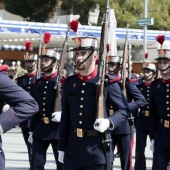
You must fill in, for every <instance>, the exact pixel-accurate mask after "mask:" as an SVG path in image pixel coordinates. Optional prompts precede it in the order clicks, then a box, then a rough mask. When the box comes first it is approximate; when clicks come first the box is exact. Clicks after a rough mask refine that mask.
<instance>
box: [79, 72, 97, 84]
mask: <svg viewBox="0 0 170 170" xmlns="http://www.w3.org/2000/svg"><path fill="white" fill-rule="evenodd" d="M96 75H97V69H94V71H93V72H92V73H90V74H89V75H87V76H82V75H81V74H80V73H79V74H78V78H79V79H80V80H82V81H84V82H86V81H89V80H91V79H93V78H94V77H95V76H96Z"/></svg>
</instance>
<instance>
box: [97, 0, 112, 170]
mask: <svg viewBox="0 0 170 170" xmlns="http://www.w3.org/2000/svg"><path fill="white" fill-rule="evenodd" d="M108 15H109V0H107V4H106V13H105V19H104V22H103V24H102V31H101V38H100V50H99V65H98V79H97V83H96V85H97V89H96V94H97V95H96V98H97V99H96V100H97V101H96V103H97V105H96V118H97V119H98V118H104V110H105V103H104V102H105V100H104V79H105V64H106V57H107V49H106V44H107V42H108ZM110 142H111V139H110V135H109V132H108V131H105V133H104V135H103V140H102V143H103V149H104V152H105V156H106V169H107V170H110V169H111V161H110Z"/></svg>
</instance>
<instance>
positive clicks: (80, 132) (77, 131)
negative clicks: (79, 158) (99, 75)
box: [76, 128, 83, 138]
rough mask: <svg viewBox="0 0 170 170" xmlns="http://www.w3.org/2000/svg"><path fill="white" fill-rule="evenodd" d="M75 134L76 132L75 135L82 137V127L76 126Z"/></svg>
mask: <svg viewBox="0 0 170 170" xmlns="http://www.w3.org/2000/svg"><path fill="white" fill-rule="evenodd" d="M76 134H77V137H79V138H82V137H83V129H80V128H77V129H76Z"/></svg>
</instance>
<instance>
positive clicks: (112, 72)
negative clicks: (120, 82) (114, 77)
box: [110, 64, 120, 74]
mask: <svg viewBox="0 0 170 170" xmlns="http://www.w3.org/2000/svg"><path fill="white" fill-rule="evenodd" d="M119 67H120V64H118V65H117V67H116V68H115V69H114V70H113V71H110V74H114V72H115V71H116V70H118V68H119Z"/></svg>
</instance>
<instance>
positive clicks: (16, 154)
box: [2, 128, 152, 170]
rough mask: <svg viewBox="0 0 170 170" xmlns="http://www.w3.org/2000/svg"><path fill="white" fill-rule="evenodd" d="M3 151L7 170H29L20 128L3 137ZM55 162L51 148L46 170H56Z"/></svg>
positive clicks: (149, 155)
mask: <svg viewBox="0 0 170 170" xmlns="http://www.w3.org/2000/svg"><path fill="white" fill-rule="evenodd" d="M2 139H3V149H4V152H5V156H6V170H28V169H29V168H28V167H29V164H28V155H27V150H26V146H25V144H24V140H23V137H22V134H21V131H20V128H14V129H12V130H10V131H9V132H7V133H6V134H3V135H2ZM134 151H135V148H134V149H133V163H134ZM146 156H147V158H146V160H147V170H151V165H152V152H151V151H150V150H149V140H148V142H147V148H146ZM54 169H55V162H54V156H53V153H52V150H51V147H50V148H49V149H48V154H47V163H46V170H54ZM120 169H121V168H120V160H119V158H116V159H115V162H114V170H120Z"/></svg>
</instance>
